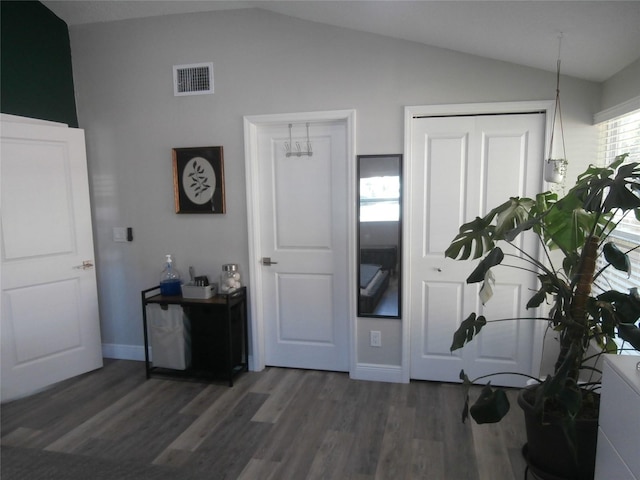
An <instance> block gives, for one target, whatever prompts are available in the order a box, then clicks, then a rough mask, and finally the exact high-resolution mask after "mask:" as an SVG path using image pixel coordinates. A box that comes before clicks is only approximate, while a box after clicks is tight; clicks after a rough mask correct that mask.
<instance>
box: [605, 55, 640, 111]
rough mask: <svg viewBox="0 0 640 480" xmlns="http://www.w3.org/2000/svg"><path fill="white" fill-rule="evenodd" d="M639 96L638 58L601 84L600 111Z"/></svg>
mask: <svg viewBox="0 0 640 480" xmlns="http://www.w3.org/2000/svg"><path fill="white" fill-rule="evenodd" d="M638 96H640V58H638V59H637V60H636V61H635V62H633V63H632V64H631V65H629V66H627V67H626V68H624V69H622V70H621V71H619V72H618V73H616V74H615V75H614V76H613V77H611V78H609V79H608V80H607V81H606V82H604V83H603V88H602V106H601V110H606V109H607V108H611V107H615V106H616V105H619V104H621V103H624V102H626V101H628V100H630V99H632V98H634V97H638Z"/></svg>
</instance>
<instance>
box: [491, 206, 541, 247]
mask: <svg viewBox="0 0 640 480" xmlns="http://www.w3.org/2000/svg"><path fill="white" fill-rule="evenodd" d="M534 204H535V202H534V201H533V200H531V199H530V198H519V197H512V198H510V199H509V201H508V202H505V203H504V204H503V205H502V206H501V207H502V208H500V210H499V211H497V212H496V214H497V215H496V228H495V232H494V240H503V239H505V235H506V234H507V233H508V232H510V231H512V230H513V229H515V228H517V227H518V226H519V225H521V224H525V223H526V222H527V220H529V210H531V207H533V205H534Z"/></svg>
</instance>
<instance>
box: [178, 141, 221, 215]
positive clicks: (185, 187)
mask: <svg viewBox="0 0 640 480" xmlns="http://www.w3.org/2000/svg"><path fill="white" fill-rule="evenodd" d="M173 190H174V195H175V204H176V213H225V201H224V159H223V155H222V147H192V148H174V149H173Z"/></svg>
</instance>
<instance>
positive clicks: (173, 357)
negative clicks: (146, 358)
mask: <svg viewBox="0 0 640 480" xmlns="http://www.w3.org/2000/svg"><path fill="white" fill-rule="evenodd" d="M167 307H168V308H167ZM167 307H165V308H166V309H163V308H162V307H161V306H160V305H158V304H149V305H147V324H148V329H149V336H150V337H151V338H150V342H151V358H152V362H153V366H154V367H162V368H171V369H174V370H185V369H187V368H188V367H189V365H190V363H191V331H190V330H191V329H190V323H189V319H188V318H187V316H186V315H185V314H184V312H183V310H182V307H181V306H180V305H168V306H167Z"/></svg>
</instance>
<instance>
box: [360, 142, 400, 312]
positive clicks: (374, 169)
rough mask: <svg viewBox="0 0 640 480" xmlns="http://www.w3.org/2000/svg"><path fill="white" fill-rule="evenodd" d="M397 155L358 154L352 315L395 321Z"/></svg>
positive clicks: (397, 289) (397, 297) (397, 301)
mask: <svg viewBox="0 0 640 480" xmlns="http://www.w3.org/2000/svg"><path fill="white" fill-rule="evenodd" d="M401 232H402V155H400V154H393V155H358V288H359V293H358V295H359V297H358V316H360V317H390V318H400V303H401V302H400V298H401V296H400V295H401V288H400V287H401V285H400V278H401V276H402V275H401V271H400V270H401V265H402V262H401V250H400V247H401V244H402V242H401Z"/></svg>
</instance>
